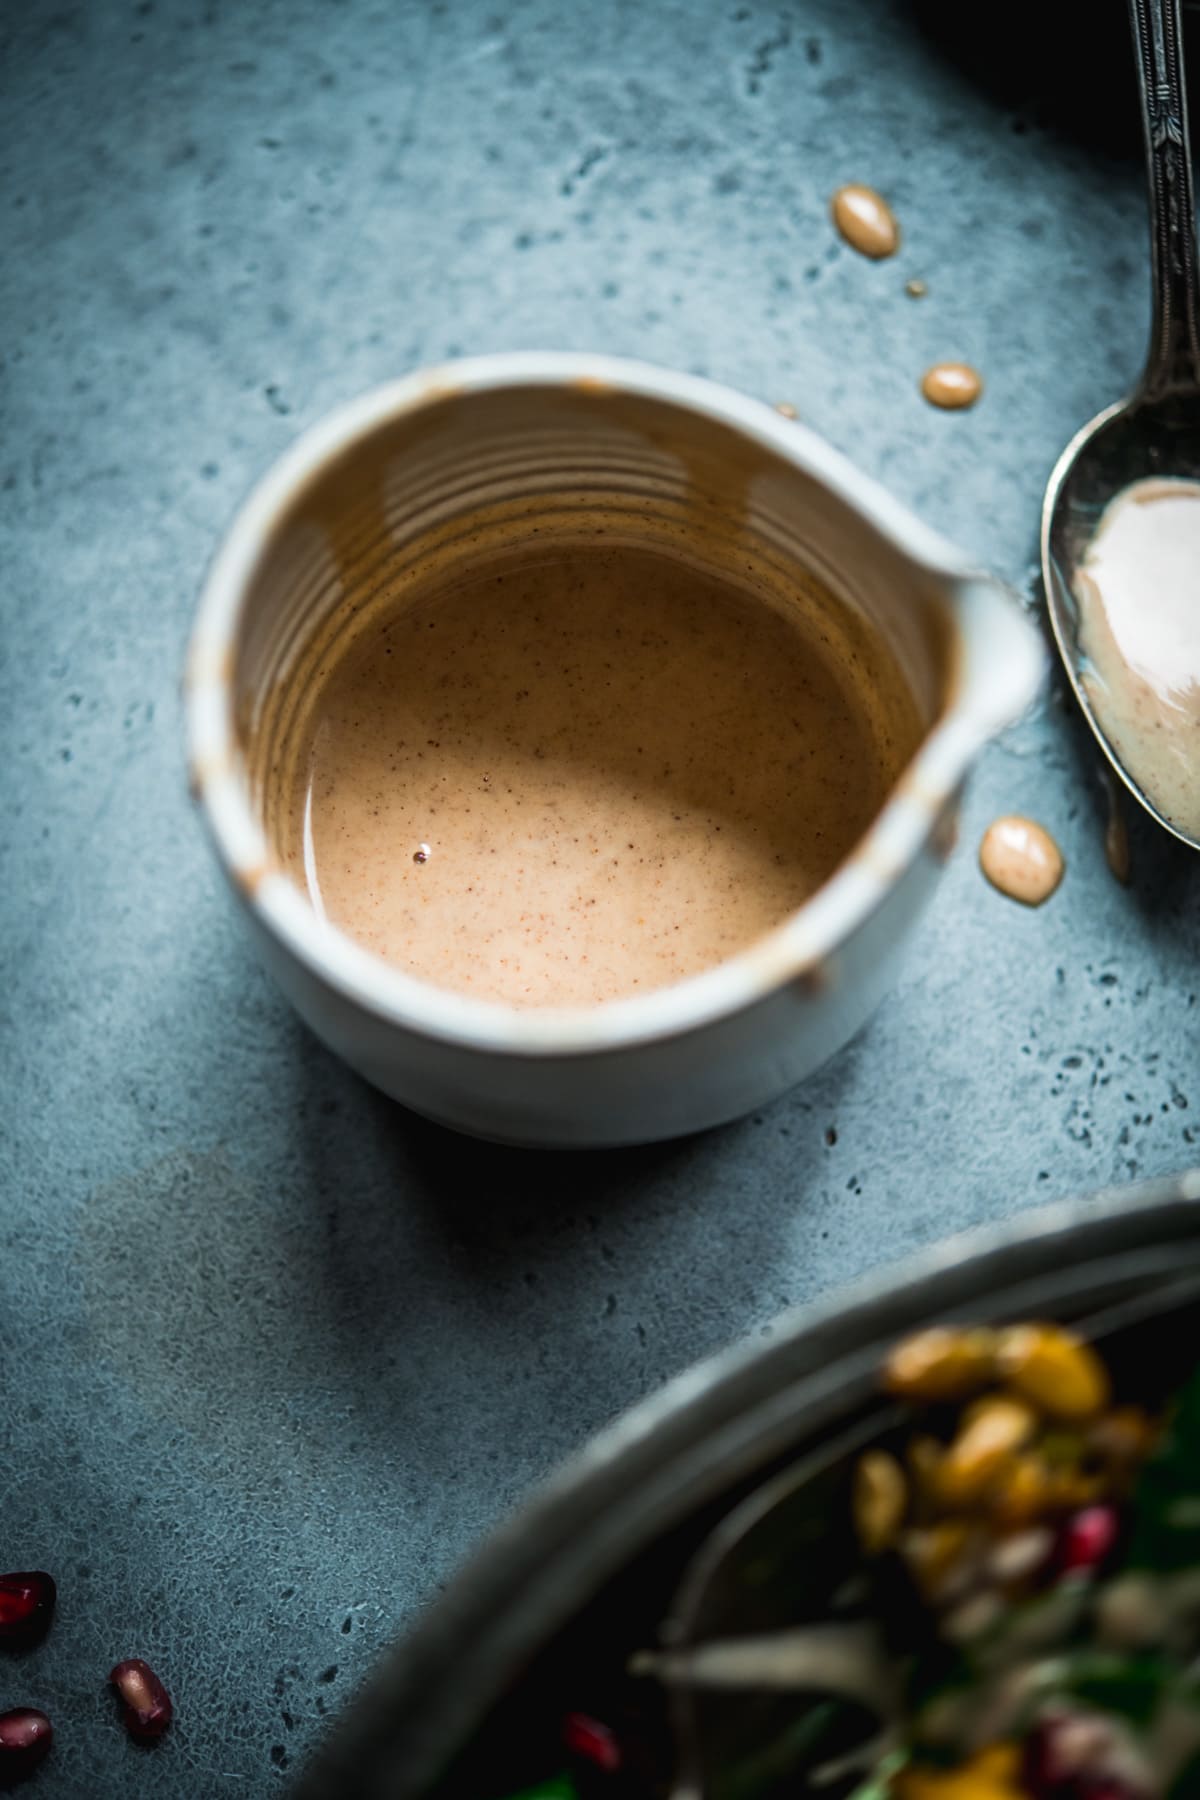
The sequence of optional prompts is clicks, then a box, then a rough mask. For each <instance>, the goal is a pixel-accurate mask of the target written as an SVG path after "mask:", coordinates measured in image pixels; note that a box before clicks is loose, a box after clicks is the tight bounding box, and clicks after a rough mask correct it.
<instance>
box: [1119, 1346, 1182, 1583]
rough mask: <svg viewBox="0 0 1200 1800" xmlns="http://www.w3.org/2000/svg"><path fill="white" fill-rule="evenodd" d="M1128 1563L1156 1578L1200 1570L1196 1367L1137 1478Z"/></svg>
mask: <svg viewBox="0 0 1200 1800" xmlns="http://www.w3.org/2000/svg"><path fill="white" fill-rule="evenodd" d="M1127 1561H1128V1566H1129V1567H1130V1568H1133V1569H1150V1570H1153V1571H1156V1572H1158V1573H1160V1574H1173V1573H1175V1572H1176V1571H1178V1570H1180V1569H1190V1568H1195V1567H1200V1368H1198V1369H1196V1370H1195V1372H1194V1373H1193V1374H1192V1375H1191V1376H1190V1377H1189V1378H1188V1380H1187V1381H1186V1382H1185V1383H1184V1385H1183V1387H1182V1388H1181V1389H1180V1391H1179V1394H1178V1395H1177V1397H1176V1400H1175V1404H1174V1406H1173V1407H1172V1409H1171V1415H1170V1418H1169V1420H1168V1423H1167V1429H1166V1432H1165V1434H1164V1436H1163V1439H1162V1442H1161V1443H1160V1444H1159V1446H1158V1448H1157V1449H1156V1450H1155V1452H1154V1454H1153V1455H1152V1456H1151V1457H1150V1458H1149V1460H1148V1461H1147V1462H1146V1465H1145V1467H1144V1468H1143V1469H1142V1472H1141V1475H1140V1476H1139V1477H1138V1482H1137V1486H1136V1488H1135V1490H1134V1495H1133V1531H1132V1535H1131V1537H1130V1541H1129V1554H1128V1558H1127Z"/></svg>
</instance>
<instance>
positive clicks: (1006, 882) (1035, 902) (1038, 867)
mask: <svg viewBox="0 0 1200 1800" xmlns="http://www.w3.org/2000/svg"><path fill="white" fill-rule="evenodd" d="M979 866H980V868H981V869H982V871H983V873H984V875H985V876H986V877H987V879H988V880H989V881H990V882H991V884H992V886H993V887H994V888H995V889H996V890H997V892H999V893H1001V894H1004V895H1005V896H1006V897H1007V898H1008V899H1010V900H1019V901H1020V902H1021V904H1022V906H1041V905H1042V903H1043V902H1044V901H1046V900H1048V899H1049V898H1050V896H1051V894H1052V893H1054V891H1055V889H1056V888H1057V887H1058V884H1059V882H1060V881H1061V880H1062V878H1063V870H1064V867H1065V864H1064V862H1063V853H1062V851H1061V850H1060V849H1059V847H1058V845H1057V844H1056V843H1055V841H1054V839H1053V838H1052V837H1051V836H1050V833H1049V832H1048V831H1047V830H1046V828H1045V826H1044V825H1039V824H1037V823H1036V821H1035V820H1033V819H1023V818H1020V817H1019V816H1016V815H1011V814H1010V815H1007V816H1006V817H1004V818H1001V819H994V820H993V821H992V823H991V824H990V825H989V826H988V828H987V830H986V831H985V832H984V834H983V842H982V843H981V844H980V846H979Z"/></svg>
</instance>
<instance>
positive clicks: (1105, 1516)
mask: <svg viewBox="0 0 1200 1800" xmlns="http://www.w3.org/2000/svg"><path fill="white" fill-rule="evenodd" d="M1117 1529H1118V1521H1117V1513H1116V1508H1115V1507H1112V1506H1085V1507H1084V1509H1083V1511H1082V1512H1077V1513H1075V1514H1073V1515H1072V1517H1071V1518H1069V1519H1068V1520H1067V1522H1066V1524H1065V1525H1064V1526H1063V1528H1062V1531H1061V1533H1060V1534H1059V1539H1058V1556H1057V1562H1058V1567H1059V1571H1060V1572H1061V1573H1062V1574H1063V1575H1071V1574H1079V1573H1081V1572H1084V1571H1089V1570H1093V1569H1099V1567H1100V1566H1101V1564H1102V1563H1105V1562H1107V1560H1108V1558H1109V1557H1110V1556H1111V1554H1112V1551H1113V1547H1114V1545H1115V1544H1116V1541H1117Z"/></svg>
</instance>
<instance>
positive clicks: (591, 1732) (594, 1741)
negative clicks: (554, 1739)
mask: <svg viewBox="0 0 1200 1800" xmlns="http://www.w3.org/2000/svg"><path fill="white" fill-rule="evenodd" d="M563 1743H564V1744H565V1746H566V1748H567V1749H568V1750H569V1751H570V1752H571V1754H572V1755H573V1756H579V1757H582V1758H583V1760H584V1761H585V1762H590V1763H592V1764H593V1766H594V1767H595V1768H597V1769H602V1770H603V1771H604V1773H605V1774H606V1775H615V1774H616V1773H617V1772H618V1770H619V1769H620V1767H621V1752H620V1749H619V1748H618V1746H617V1740H616V1738H615V1737H614V1736H613V1734H612V1732H611V1731H610V1730H609V1729H608V1726H607V1725H601V1723H600V1721H599V1720H598V1719H589V1718H588V1716H587V1714H586V1713H570V1714H568V1716H567V1718H566V1719H565V1720H564V1721H563Z"/></svg>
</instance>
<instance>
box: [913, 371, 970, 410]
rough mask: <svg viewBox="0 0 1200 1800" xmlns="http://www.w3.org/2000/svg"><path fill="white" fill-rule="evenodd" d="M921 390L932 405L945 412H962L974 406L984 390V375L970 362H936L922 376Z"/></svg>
mask: <svg viewBox="0 0 1200 1800" xmlns="http://www.w3.org/2000/svg"><path fill="white" fill-rule="evenodd" d="M921 392H922V393H923V394H924V396H925V398H926V399H927V400H928V402H929V404H930V406H940V407H941V409H942V411H943V412H962V411H963V409H964V408H965V407H968V406H974V404H975V402H976V401H977V400H978V398H979V396H980V395H981V394H982V392H983V376H982V375H981V374H980V373H979V370H978V369H973V368H972V367H971V365H970V363H961V362H942V363H934V365H933V367H932V368H931V369H926V371H925V373H924V375H922V377H921Z"/></svg>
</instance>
